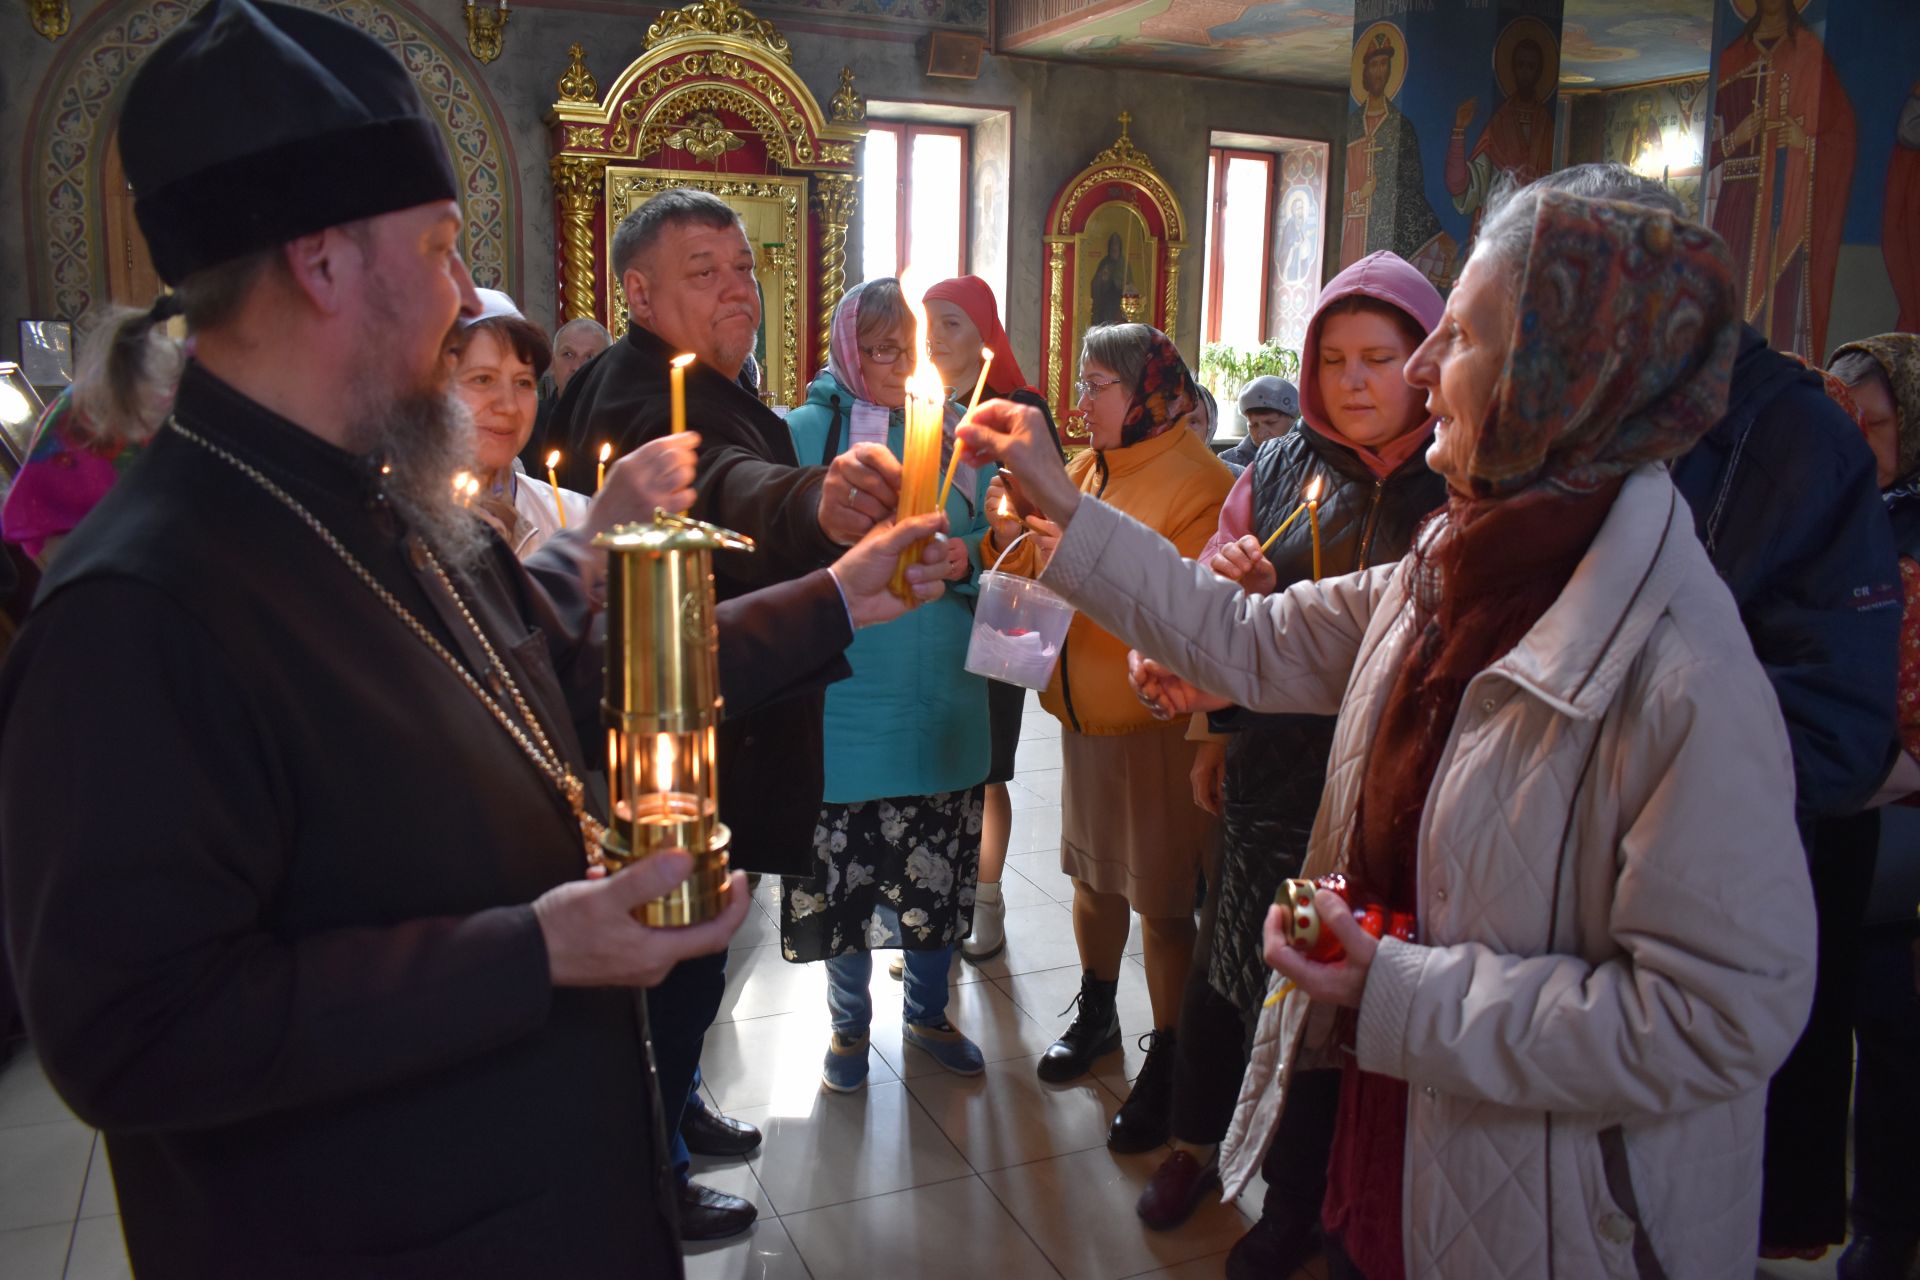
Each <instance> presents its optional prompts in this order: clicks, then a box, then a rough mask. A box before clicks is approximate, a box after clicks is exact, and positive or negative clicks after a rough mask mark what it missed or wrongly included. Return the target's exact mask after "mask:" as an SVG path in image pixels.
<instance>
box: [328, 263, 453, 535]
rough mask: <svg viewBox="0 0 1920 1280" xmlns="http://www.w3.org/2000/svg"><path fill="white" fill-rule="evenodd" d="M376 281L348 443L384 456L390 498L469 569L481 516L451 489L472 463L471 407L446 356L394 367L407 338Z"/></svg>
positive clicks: (385, 288) (387, 292)
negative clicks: (421, 365)
mask: <svg viewBox="0 0 1920 1280" xmlns="http://www.w3.org/2000/svg"><path fill="white" fill-rule="evenodd" d="M375 279H376V280H378V281H379V283H378V284H376V285H375V291H374V294H373V297H372V310H373V311H374V313H375V315H376V316H377V317H379V319H380V320H381V321H382V322H383V323H379V324H375V325H371V326H369V327H368V329H367V330H366V331H365V332H364V333H363V334H362V335H361V340H360V343H359V350H358V351H357V352H356V357H357V358H356V361H355V363H356V365H357V366H358V367H359V368H361V369H364V370H365V371H366V374H365V376H364V377H362V378H359V379H357V380H356V381H355V382H354V384H353V390H352V392H351V399H350V405H349V408H350V410H351V412H350V413H349V415H348V420H349V421H350V422H351V423H352V424H353V426H352V432H353V435H352V439H351V441H350V444H349V447H350V448H351V449H353V451H354V452H356V453H366V454H374V453H378V454H380V455H381V456H383V457H384V458H385V460H386V463H387V465H388V467H389V468H390V470H389V471H388V472H387V475H386V484H385V488H386V493H387V500H388V501H389V502H391V503H392V504H393V508H394V511H395V512H396V513H397V514H398V515H399V516H400V518H401V519H402V520H403V521H405V522H406V525H407V527H408V528H409V529H412V530H413V531H414V532H416V533H418V534H419V535H420V536H421V537H422V538H424V539H426V543H427V545H428V546H429V547H431V548H433V553H434V554H435V555H436V556H438V557H439V558H440V561H441V563H442V564H444V565H446V566H447V567H448V568H449V569H452V570H457V571H466V570H469V569H472V568H473V567H474V566H475V565H476V564H478V563H479V562H480V557H481V556H482V555H483V554H485V552H486V549H487V541H488V533H487V525H486V523H485V522H484V521H483V520H481V519H480V517H479V516H478V515H476V514H475V513H474V512H472V511H470V510H468V509H467V508H466V507H464V506H462V505H461V503H460V500H459V498H458V497H457V496H456V495H455V493H454V491H453V476H454V473H455V472H457V471H468V470H472V468H473V466H474V433H473V414H472V413H471V412H470V411H469V410H468V409H467V406H466V405H465V404H464V403H462V402H461V400H460V398H459V396H458V395H456V394H455V393H454V390H453V370H452V366H451V363H450V362H448V363H443V364H441V365H440V366H439V367H438V368H437V369H435V370H434V373H433V375H432V376H431V377H429V378H427V379H426V380H424V381H423V380H421V379H420V377H419V375H418V373H417V372H410V371H408V370H405V369H402V368H399V367H397V357H398V355H399V353H400V351H402V350H403V349H404V347H405V344H404V343H396V342H393V341H392V337H393V334H394V333H395V332H396V331H397V330H398V328H399V326H400V323H401V321H400V309H399V307H398V306H397V304H396V303H395V300H394V297H393V294H392V292H391V290H392V286H390V285H388V284H387V283H386V282H385V281H384V279H382V278H381V277H378V276H376V277H375Z"/></svg>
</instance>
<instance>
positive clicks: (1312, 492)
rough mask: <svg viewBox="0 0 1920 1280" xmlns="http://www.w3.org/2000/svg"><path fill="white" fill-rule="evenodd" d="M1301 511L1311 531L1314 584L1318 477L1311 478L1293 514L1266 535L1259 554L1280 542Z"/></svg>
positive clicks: (1316, 575) (1317, 547) (1316, 573)
mask: <svg viewBox="0 0 1920 1280" xmlns="http://www.w3.org/2000/svg"><path fill="white" fill-rule="evenodd" d="M1302 511H1304V512H1306V513H1307V527H1308V528H1309V529H1311V530H1312V531H1313V580H1314V581H1315V582H1318V581H1320V477H1319V476H1315V477H1314V478H1313V482H1312V483H1311V484H1309V485H1308V486H1307V492H1306V495H1305V497H1303V498H1302V499H1301V502H1300V505H1299V506H1297V507H1295V508H1294V509H1293V514H1292V515H1290V516H1288V517H1287V518H1286V519H1285V520H1282V521H1281V522H1280V527H1279V528H1278V529H1275V530H1274V531H1273V532H1272V533H1270V534H1268V535H1267V540H1266V541H1265V542H1263V543H1261V544H1260V554H1261V555H1265V554H1267V552H1268V550H1269V549H1271V548H1272V546H1273V544H1274V543H1276V542H1278V541H1280V535H1281V534H1283V533H1285V532H1286V531H1287V526H1288V525H1291V524H1292V523H1293V522H1294V521H1295V520H1298V519H1299V518H1300V513H1301V512H1302Z"/></svg>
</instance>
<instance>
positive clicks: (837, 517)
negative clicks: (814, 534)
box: [820, 440, 900, 547]
mask: <svg viewBox="0 0 1920 1280" xmlns="http://www.w3.org/2000/svg"><path fill="white" fill-rule="evenodd" d="M899 505H900V463H899V461H898V459H896V458H895V457H894V456H893V454H892V453H891V452H890V451H889V450H888V449H887V447H886V446H885V445H881V444H875V443H873V442H872V441H870V440H868V441H863V442H862V443H860V444H856V445H855V446H853V448H851V449H849V450H847V451H846V452H845V453H843V454H841V455H839V456H838V457H836V458H835V459H834V460H833V462H832V463H831V464H830V465H829V466H828V467H827V478H826V481H825V483H823V484H822V485H821V486H820V531H821V532H822V533H824V534H826V535H827V538H828V539H829V540H830V541H833V542H836V543H838V544H839V545H841V546H843V547H850V546H852V545H853V544H854V543H856V542H858V541H860V539H862V538H864V537H866V536H867V531H868V530H869V529H871V528H873V527H874V526H875V525H877V524H880V523H882V522H884V521H885V520H886V519H887V517H889V516H891V515H892V514H893V513H894V510H895V509H896V508H897V507H898V506H899Z"/></svg>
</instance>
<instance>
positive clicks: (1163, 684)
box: [1127, 649, 1233, 720]
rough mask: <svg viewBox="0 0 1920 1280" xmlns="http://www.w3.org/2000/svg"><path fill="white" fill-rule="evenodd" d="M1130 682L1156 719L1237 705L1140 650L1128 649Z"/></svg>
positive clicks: (1137, 695)
mask: <svg viewBox="0 0 1920 1280" xmlns="http://www.w3.org/2000/svg"><path fill="white" fill-rule="evenodd" d="M1127 683H1128V684H1129V685H1131V686H1132V687H1133V696H1134V697H1136V698H1138V699H1140V701H1142V702H1144V703H1146V705H1147V710H1149V711H1151V712H1152V713H1153V718H1154V719H1155V720H1171V719H1173V718H1174V717H1175V716H1190V715H1192V714H1193V713H1194V712H1196V711H1220V710H1222V709H1224V708H1226V707H1230V706H1232V705H1233V704H1232V703H1231V702H1228V701H1227V700H1226V699H1225V698H1223V697H1221V696H1220V695H1218V694H1214V693H1205V692H1202V691H1201V690H1199V689H1196V688H1194V687H1193V686H1192V685H1190V684H1188V683H1187V682H1186V681H1185V680H1182V679H1181V678H1180V677H1179V676H1177V675H1175V674H1173V672H1171V671H1169V670H1167V669H1166V668H1165V667H1163V666H1161V665H1160V664H1159V663H1157V662H1155V661H1154V660H1153V659H1152V658H1147V657H1143V656H1141V653H1140V651H1139V650H1138V649H1129V650H1127Z"/></svg>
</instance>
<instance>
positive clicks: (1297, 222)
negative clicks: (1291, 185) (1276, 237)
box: [1275, 188, 1320, 285]
mask: <svg viewBox="0 0 1920 1280" xmlns="http://www.w3.org/2000/svg"><path fill="white" fill-rule="evenodd" d="M1313 206H1314V199H1313V194H1312V193H1311V192H1309V191H1306V190H1304V189H1302V188H1295V189H1294V190H1293V191H1292V192H1290V193H1289V194H1288V195H1287V206H1286V207H1287V216H1286V217H1285V218H1284V219H1282V220H1281V223H1280V251H1279V253H1277V254H1276V255H1275V260H1276V261H1278V262H1279V264H1280V283H1281V284H1283V285H1299V284H1306V283H1307V282H1308V281H1309V280H1312V281H1313V283H1314V284H1316V285H1317V284H1319V275H1320V218H1319V216H1318V214H1317V212H1316V210H1315V209H1314V207H1313Z"/></svg>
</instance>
